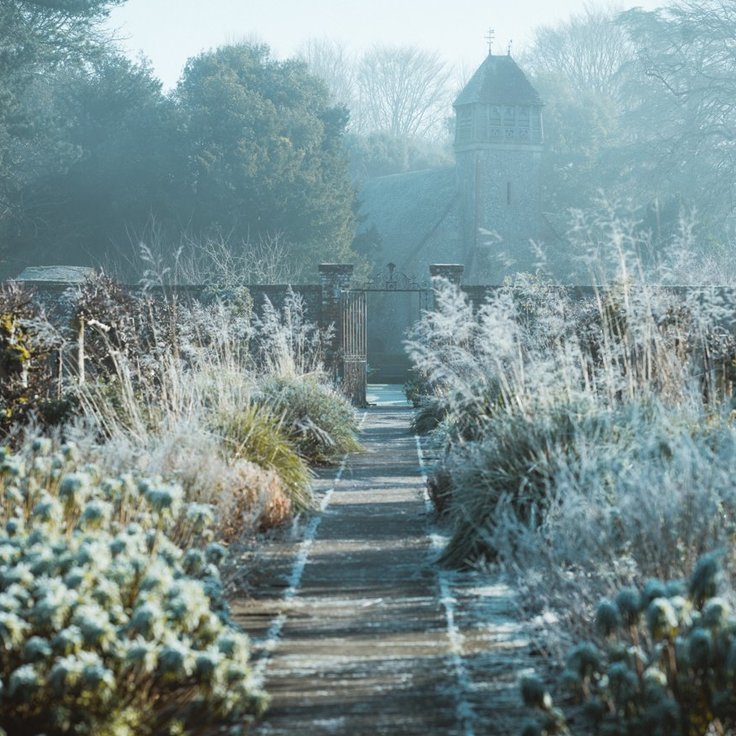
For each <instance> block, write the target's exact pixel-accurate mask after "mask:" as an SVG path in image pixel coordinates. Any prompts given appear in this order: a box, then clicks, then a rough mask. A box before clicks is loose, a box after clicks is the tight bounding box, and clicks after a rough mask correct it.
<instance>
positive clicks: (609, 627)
mask: <svg viewBox="0 0 736 736" xmlns="http://www.w3.org/2000/svg"><path fill="white" fill-rule="evenodd" d="M620 623H621V614H620V613H619V610H618V606H617V605H616V604H615V603H614V602H613V601H609V600H608V599H607V598H604V599H603V600H602V601H601V602H600V603H599V604H598V608H597V609H596V612H595V624H596V628H597V629H598V631H599V632H600V633H601V634H602V635H603V636H606V637H608V636H611V635H612V634H613V633H614V632H615V631H616V629H617V628H618V627H619V624H620Z"/></svg>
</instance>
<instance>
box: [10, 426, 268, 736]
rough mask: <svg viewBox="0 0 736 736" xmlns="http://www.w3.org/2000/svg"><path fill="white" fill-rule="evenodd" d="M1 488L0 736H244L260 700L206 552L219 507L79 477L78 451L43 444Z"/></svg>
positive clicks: (177, 493)
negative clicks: (53, 449)
mask: <svg viewBox="0 0 736 736" xmlns="http://www.w3.org/2000/svg"><path fill="white" fill-rule="evenodd" d="M0 488H1V490H2V493H3V499H4V502H3V506H2V512H1V513H2V517H3V522H4V530H3V531H2V532H0V562H1V564H0V648H1V649H2V652H3V656H2V657H0V727H1V728H3V729H5V730H6V731H7V733H9V734H14V736H16V735H17V736H25V735H26V734H27V735H28V736H31V735H32V734H38V733H45V734H49V736H57V735H58V736H61V735H62V734H70V733H72V734H89V733H94V734H100V735H103V736H104V735H106V734H109V735H110V736H113V734H114V735H116V736H117V735H120V736H123V735H125V734H129V735H130V736H134V735H135V736H146V735H150V736H158V735H159V734H187V733H191V734H194V733H197V734H216V733H222V732H223V729H224V728H226V727H227V728H230V729H231V730H229V731H228V733H244V732H245V729H246V727H247V724H248V723H249V722H250V721H251V720H252V718H253V717H254V716H255V714H256V713H258V712H259V710H260V708H261V707H262V704H263V698H262V695H261V694H260V693H259V692H258V691H257V690H256V688H255V687H254V686H253V684H252V683H251V680H250V673H249V667H248V651H249V650H248V640H247V637H246V636H245V635H244V634H242V633H240V631H239V630H238V629H236V628H235V627H234V625H233V624H232V623H231V622H230V620H229V617H228V607H227V603H226V601H225V600H224V598H223V594H222V586H221V583H220V578H219V572H218V567H217V566H218V564H219V563H220V562H221V561H222V558H223V555H224V549H223V548H222V547H221V546H220V545H218V544H216V543H214V542H209V543H208V542H207V540H208V539H209V538H211V527H212V524H213V522H214V514H213V511H212V509H211V507H209V506H206V505H202V504H185V503H184V502H183V493H182V491H181V489H180V488H179V487H178V486H176V485H168V484H163V483H161V482H159V481H156V480H146V479H140V478H134V477H132V476H123V477H118V478H111V479H103V478H101V477H100V475H99V473H98V471H97V470H96V469H95V468H94V467H86V468H81V469H79V468H75V450H74V448H73V447H71V446H66V447H64V448H62V450H61V451H60V452H59V453H52V452H51V447H50V443H48V442H47V441H45V440H42V439H41V440H37V441H36V443H35V444H34V448H33V454H32V455H31V456H30V457H19V456H15V455H10V454H7V453H6V454H4V455H3V457H2V461H1V464H0ZM172 536H173V537H175V538H178V539H180V540H182V541H183V542H184V541H185V542H187V543H188V546H189V547H190V548H189V550H188V551H187V552H186V553H185V552H184V551H183V549H182V548H181V547H180V546H178V545H177V544H175V543H174V542H172Z"/></svg>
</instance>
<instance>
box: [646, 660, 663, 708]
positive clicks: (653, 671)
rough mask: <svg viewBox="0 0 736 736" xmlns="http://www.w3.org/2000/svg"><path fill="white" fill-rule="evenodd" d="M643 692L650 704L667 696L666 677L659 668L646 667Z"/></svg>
mask: <svg viewBox="0 0 736 736" xmlns="http://www.w3.org/2000/svg"><path fill="white" fill-rule="evenodd" d="M643 679H644V692H645V693H646V695H647V698H648V699H649V700H650V701H651V702H658V701H659V700H661V699H662V698H665V697H666V696H667V675H666V674H665V673H664V672H663V671H662V670H661V669H659V667H654V666H652V667H648V668H647V669H646V670H645V672H644V678H643Z"/></svg>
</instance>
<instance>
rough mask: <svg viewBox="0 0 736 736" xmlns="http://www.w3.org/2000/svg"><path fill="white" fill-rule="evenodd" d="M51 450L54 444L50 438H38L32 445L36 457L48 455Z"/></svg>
mask: <svg viewBox="0 0 736 736" xmlns="http://www.w3.org/2000/svg"><path fill="white" fill-rule="evenodd" d="M51 449H52V442H51V440H50V439H49V438H48V437H36V439H35V440H33V442H32V443H31V451H32V452H33V453H35V454H36V455H48V454H50V453H51Z"/></svg>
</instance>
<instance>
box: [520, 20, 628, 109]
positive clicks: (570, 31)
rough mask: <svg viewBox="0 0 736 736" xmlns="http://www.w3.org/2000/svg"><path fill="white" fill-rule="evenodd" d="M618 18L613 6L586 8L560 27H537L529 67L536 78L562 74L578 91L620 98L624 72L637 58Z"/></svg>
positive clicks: (527, 64) (530, 51) (526, 57)
mask: <svg viewBox="0 0 736 736" xmlns="http://www.w3.org/2000/svg"><path fill="white" fill-rule="evenodd" d="M618 15H619V12H618V10H616V9H615V8H614V7H612V6H602V7H593V6H586V7H585V9H584V10H583V12H582V13H579V14H577V15H572V16H571V17H570V18H569V19H568V20H566V21H564V22H562V23H559V24H558V25H556V26H541V27H540V28H537V30H536V34H535V38H534V42H533V44H532V46H531V48H530V49H529V51H527V52H526V54H525V55H524V58H523V61H524V64H525V66H526V67H527V68H528V69H529V70H530V71H531V72H532V73H533V74H535V75H544V74H552V75H556V76H557V75H562V76H564V77H565V78H566V79H567V80H568V82H569V83H570V84H571V85H572V87H573V88H574V89H575V90H576V91H578V92H582V93H585V92H599V93H602V94H606V95H608V96H611V97H616V96H617V95H618V92H619V73H620V70H621V69H622V67H623V66H624V64H625V63H627V62H628V61H630V60H631V59H632V58H633V57H634V50H633V47H632V44H631V42H630V40H629V37H628V35H627V33H626V31H625V30H624V29H623V28H622V27H621V26H620V25H619V24H618V22H617V18H618Z"/></svg>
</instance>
